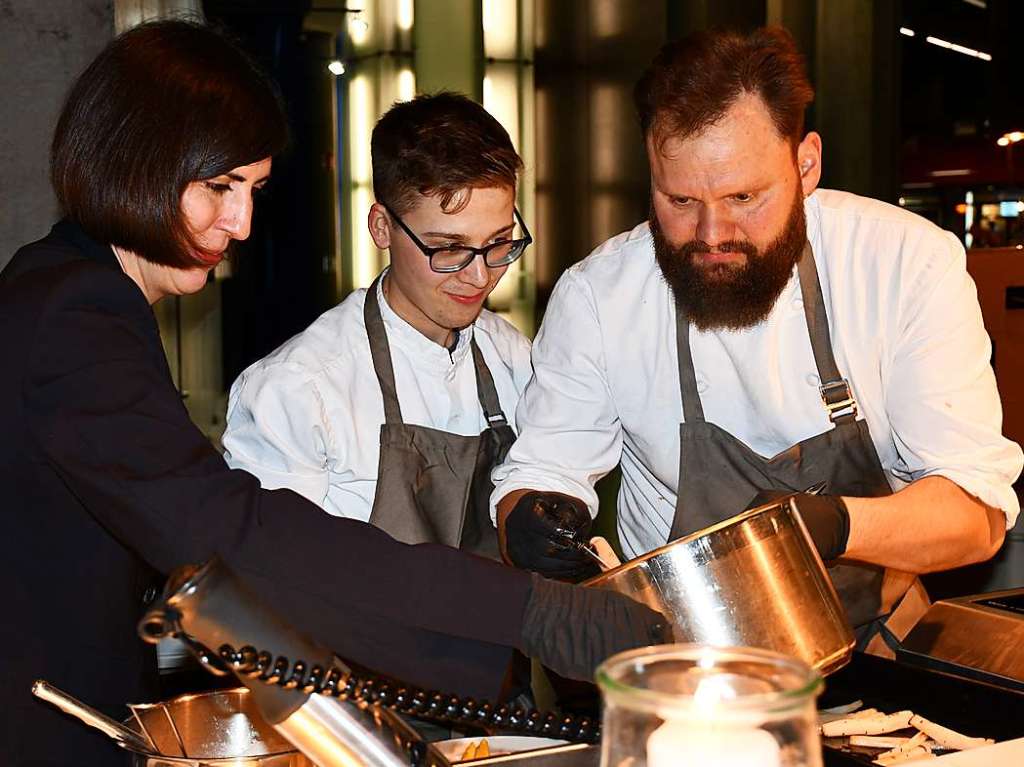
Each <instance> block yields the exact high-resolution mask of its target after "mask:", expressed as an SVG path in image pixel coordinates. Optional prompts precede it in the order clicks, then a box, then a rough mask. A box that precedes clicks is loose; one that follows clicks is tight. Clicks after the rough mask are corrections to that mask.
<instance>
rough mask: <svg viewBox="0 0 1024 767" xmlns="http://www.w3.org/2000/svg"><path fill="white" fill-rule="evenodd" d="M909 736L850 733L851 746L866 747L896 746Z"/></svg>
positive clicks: (903, 742)
mask: <svg viewBox="0 0 1024 767" xmlns="http://www.w3.org/2000/svg"><path fill="white" fill-rule="evenodd" d="M908 740H910V738H904V737H902V736H898V735H851V736H850V745H851V746H865V747H866V748H897V747H899V746H902V745H904V744H905V743H906V742H907V741H908Z"/></svg>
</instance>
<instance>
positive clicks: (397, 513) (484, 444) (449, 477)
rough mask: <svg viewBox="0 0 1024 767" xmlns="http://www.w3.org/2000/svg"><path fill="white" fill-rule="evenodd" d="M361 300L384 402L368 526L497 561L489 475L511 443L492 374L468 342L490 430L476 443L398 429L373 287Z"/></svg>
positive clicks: (511, 435)
mask: <svg viewBox="0 0 1024 767" xmlns="http://www.w3.org/2000/svg"><path fill="white" fill-rule="evenodd" d="M380 279H381V278H380V277H378V278H377V279H376V280H374V282H373V285H371V286H370V288H369V290H367V292H366V301H365V303H364V305H363V318H364V321H365V323H366V335H367V338H368V339H369V342H370V355H371V357H372V358H373V369H374V372H375V373H376V375H377V381H378V383H379V384H380V390H381V394H382V395H383V397H384V421H385V422H384V423H383V424H382V425H381V427H380V460H379V462H378V465H377V489H376V492H375V494H374V499H373V508H372V510H371V512H370V520H369V521H370V524H372V525H375V526H377V527H379V528H381V529H382V530H384V531H385V532H387V533H388V534H389V535H391V537H393V538H395V539H396V540H399V541H402V542H404V543H443V544H445V545H447V546H454V547H456V548H460V549H463V550H465V551H470V552H472V553H474V554H478V555H480V556H484V557H489V558H491V559H499V558H500V557H499V552H498V536H497V531H496V530H495V528H494V525H493V523H492V522H491V515H490V506H489V504H490V495H491V490H492V489H493V485H492V484H491V469H492V468H494V466H496V465H497V464H498V463H500V462H501V461H502V460H504V458H505V455H506V454H507V453H508V450H509V448H510V447H511V446H512V443H513V442H514V441H515V433H514V432H513V431H512V427H511V426H509V425H508V422H507V421H506V420H505V415H504V413H502V411H501V405H500V403H499V401H498V393H497V390H496V389H495V387H494V379H493V378H492V377H491V371H490V370H489V369H488V367H487V363H486V362H485V361H484V358H483V355H482V354H481V353H480V349H479V347H477V345H476V339H471V340H470V348H471V352H472V355H473V365H474V368H475V369H476V388H477V397H478V398H479V401H480V406H481V408H483V412H484V415H485V416H486V418H487V423H488V424H489V425H488V427H487V428H486V429H484V431H483V432H481V433H480V434H479V435H478V436H469V435H462V434H451V433H449V432H446V431H441V430H440V429H432V428H429V427H426V426H414V425H410V424H406V423H404V422H403V421H402V410H401V407H400V406H399V404H398V392H397V389H396V388H395V371H394V368H393V366H392V364H391V348H390V345H389V344H388V336H387V330H386V329H385V327H384V320H383V319H382V317H381V313H380V306H379V305H378V303H377V283H378V282H380Z"/></svg>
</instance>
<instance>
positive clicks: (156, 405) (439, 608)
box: [23, 263, 530, 695]
mask: <svg viewBox="0 0 1024 767" xmlns="http://www.w3.org/2000/svg"><path fill="white" fill-rule="evenodd" d="M47 292H48V294H49V296H50V299H49V300H48V302H47V308H46V310H45V311H44V312H43V313H42V314H41V315H40V317H39V326H38V327H37V328H35V329H34V332H35V333H36V336H37V337H36V339H35V341H34V343H32V344H31V345H30V348H32V349H34V356H33V358H32V359H31V360H30V361H29V365H28V371H29V380H27V381H26V386H25V387H24V389H23V391H25V393H26V394H25V396H26V410H27V411H28V412H29V413H30V414H31V420H30V423H31V431H32V434H31V438H32V439H33V440H35V441H36V443H37V444H38V447H39V450H40V452H41V454H42V455H44V456H45V460H46V461H47V462H48V463H49V464H50V465H51V466H52V469H53V470H54V472H56V473H57V474H58V475H59V476H60V478H61V479H62V481H63V482H64V483H65V484H66V486H67V487H68V488H69V489H70V490H71V492H72V493H74V495H75V496H76V497H77V498H78V499H79V500H80V501H81V503H82V506H83V507H84V508H85V509H87V510H88V512H89V513H90V514H92V515H93V516H94V517H95V518H96V519H97V520H98V521H99V522H100V524H102V525H103V526H104V527H105V528H106V529H107V530H108V531H109V533H110V534H111V535H113V536H114V537H116V538H117V539H118V540H119V541H120V542H121V543H122V544H123V545H124V546H127V547H129V548H131V549H132V550H134V551H135V552H136V553H137V554H138V555H139V556H140V557H141V558H143V559H144V560H146V561H147V562H149V563H150V564H151V565H153V566H154V567H155V568H157V569H158V570H160V571H162V572H164V573H167V572H168V571H170V570H171V569H172V568H174V567H177V566H179V565H182V564H185V563H197V562H202V561H204V560H206V559H208V558H209V557H211V556H213V555H214V554H219V555H220V556H222V557H223V558H224V559H225V560H227V561H228V562H229V563H230V564H231V565H232V566H233V567H235V568H236V569H237V570H239V571H240V572H242V573H243V574H244V575H246V577H248V578H249V579H250V580H251V581H252V583H253V584H254V585H256V586H257V587H258V588H259V589H260V590H262V591H263V593H264V595H265V596H266V597H267V598H268V599H269V600H271V602H272V603H273V604H274V605H275V606H276V607H278V608H279V609H280V610H281V612H282V613H284V615H285V617H286V618H288V619H289V620H291V621H293V622H295V623H296V624H298V626H299V627H300V628H301V629H303V630H305V631H307V632H308V633H310V634H312V635H313V636H314V637H315V638H316V639H318V640H319V641H321V642H323V643H325V644H329V645H331V646H332V647H333V648H334V649H335V650H336V651H337V652H339V653H341V654H342V655H346V656H347V657H350V658H351V659H352V660H355V661H357V662H359V663H362V664H364V665H367V666H369V667H371V668H376V669H378V670H382V671H385V672H387V673H390V674H393V675H395V676H399V677H404V678H407V679H409V680H410V681H412V682H414V683H417V684H422V685H432V686H440V687H447V688H449V689H450V688H461V689H462V690H464V691H466V692H471V693H473V694H484V695H493V694H495V692H496V689H494V688H492V684H491V682H490V681H485V680H490V679H491V678H492V674H493V668H492V667H493V666H494V665H495V662H496V661H497V660H498V659H500V658H507V653H508V650H509V648H510V647H517V646H519V644H520V633H521V632H520V629H521V621H522V616H523V612H524V608H525V604H526V600H527V599H528V596H529V588H530V586H529V577H528V576H527V575H526V574H525V573H522V572H520V571H517V570H513V569H511V568H507V567H504V566H502V565H500V564H497V563H494V562H490V561H487V560H484V559H480V558H476V557H471V556H468V555H465V554H463V553H461V552H458V551H457V550H455V549H451V548H448V547H445V546H439V545H430V544H424V545H418V546H409V545H405V544H402V543H398V542H396V541H395V540H393V539H392V538H390V537H389V536H387V535H386V534H385V533H383V532H381V531H380V530H378V529H376V528H374V527H372V526H370V525H368V524H366V523H363V522H358V521H355V520H346V519H339V518H336V517H331V516H329V515H327V514H325V513H324V512H323V511H322V510H321V509H319V508H318V507H316V506H315V505H313V504H311V503H309V502H307V501H306V500H305V499H303V498H301V497H300V496H298V495H296V494H295V493H292V492H291V491H288V490H274V491H267V490H262V489H261V488H260V486H259V483H258V481H257V480H256V478H254V477H253V476H251V475H249V474H247V473H246V472H244V471H240V470H231V469H229V468H228V467H227V466H226V464H225V463H224V461H223V459H222V458H221V456H220V455H219V454H218V453H217V452H216V451H215V450H214V449H213V448H212V447H211V446H210V444H209V442H208V441H207V439H206V438H205V436H204V435H203V434H202V433H201V432H200V431H199V430H198V429H197V428H196V427H195V426H194V425H193V424H192V422H191V421H190V419H189V417H188V414H187V411H186V410H185V408H184V406H183V405H182V402H181V399H180V397H179V395H178V392H177V391H176V390H175V388H174V386H173V384H172V381H171V379H170V375H169V373H168V371H167V367H166V361H165V360H164V357H163V351H162V348H161V346H160V342H159V338H158V335H157V331H156V325H155V321H154V319H153V315H152V312H151V310H150V308H149V306H148V305H146V303H145V301H144V299H143V298H142V296H141V293H140V292H139V291H138V289H137V288H136V287H135V285H134V283H131V282H130V281H129V280H127V278H125V277H124V276H123V275H121V274H119V273H117V272H115V271H113V270H111V269H107V268H100V267H96V266H94V265H91V264H88V263H83V264H82V265H81V266H80V267H79V266H75V267H72V268H68V269H65V270H63V271H62V273H61V275H60V281H59V283H58V284H56V285H51V286H50V287H49V290H48V291H47ZM271 649H272V648H271ZM474 662H476V663H477V664H478V665H479V669H478V671H479V673H475V672H474V670H473V665H474ZM498 665H499V666H503V665H504V664H503V663H499V664H498Z"/></svg>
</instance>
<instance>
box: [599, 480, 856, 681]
mask: <svg viewBox="0 0 1024 767" xmlns="http://www.w3.org/2000/svg"><path fill="white" fill-rule="evenodd" d="M585 585H588V586H595V587H598V588H607V589H611V590H613V591H618V592H621V593H623V594H626V595H628V596H630V597H632V598H633V599H636V600H637V601H639V602H643V603H645V604H647V605H649V606H650V607H652V608H654V609H655V610H659V611H660V612H662V613H663V614H664V615H665V616H666V617H668V618H669V619H670V620H671V621H672V623H673V627H674V630H675V636H676V641H678V642H694V643H700V644H709V645H717V646H745V647H760V648H764V649H767V650H775V651H776V652H780V653H784V654H786V655H791V656H794V657H796V658H799V659H800V660H802V661H804V662H805V663H807V664H809V665H810V666H813V667H814V668H816V669H817V670H818V671H820V672H821V673H822V674H828V673H831V672H833V671H836V670H837V669H839V668H841V667H842V666H844V665H845V664H846V663H847V662H848V661H849V660H850V657H851V654H852V652H853V645H854V638H853V631H852V630H851V628H850V625H849V623H848V622H847V620H846V613H845V612H844V611H843V607H842V605H841V604H840V603H839V597H838V595H837V594H836V590H835V588H834V587H833V586H832V581H831V580H830V579H829V577H828V574H827V572H826V570H825V566H824V565H823V564H822V561H821V558H820V557H819V556H818V553H817V551H816V550H815V548H814V544H813V543H812V542H811V540H810V537H809V536H808V534H807V531H806V529H805V528H804V524H803V522H802V521H801V519H800V515H799V514H798V512H797V511H796V509H795V507H794V506H793V502H792V500H790V499H787V500H785V501H783V502H781V503H775V504H771V505H769V506H762V507H760V508H757V509H753V510H751V511H747V512H744V513H743V514H740V515H738V516H736V517H732V518H731V519H727V520H725V521H724V522H721V523H719V524H717V525H713V526H712V527H707V528H705V529H703V530H699V531H698V532H696V533H693V534H692V535H689V536H687V537H685V538H680V539H679V540H676V541H673V542H672V543H669V544H668V545H666V546H662V547H661V548H660V549H655V550H654V551H651V552H649V553H647V554H645V555H643V556H642V557H638V558H637V559H633V560H631V561H629V562H626V563H625V564H622V565H620V566H619V567H616V568H615V569H614V570H609V571H608V572H605V573H602V574H601V575H598V576H597V577H595V578H591V579H590V580H588V581H586V583H585Z"/></svg>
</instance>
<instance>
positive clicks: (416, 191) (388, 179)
mask: <svg viewBox="0 0 1024 767" xmlns="http://www.w3.org/2000/svg"><path fill="white" fill-rule="evenodd" d="M370 156H371V159H372V162H373V194H374V196H375V197H376V198H377V200H378V201H379V202H382V203H384V204H385V205H387V206H388V207H389V208H391V209H392V210H393V211H395V212H396V213H399V214H401V213H404V212H405V211H406V210H408V209H409V208H410V207H411V206H412V204H413V202H414V200H415V198H416V195H423V196H425V197H433V196H435V195H436V196H438V197H440V202H441V208H442V210H444V211H446V212H448V213H455V212H458V211H459V210H461V209H462V208H463V207H465V205H466V202H467V201H468V199H467V198H465V197H462V196H461V195H460V194H459V193H460V192H463V191H465V190H467V189H480V188H483V187H507V188H509V189H513V190H514V189H515V188H516V178H517V176H518V174H519V171H520V170H522V167H523V161H522V160H521V159H520V158H519V155H518V154H517V153H516V150H515V147H513V146H512V140H511V139H510V138H509V137H508V132H507V131H506V130H505V129H504V128H503V127H502V126H501V123H499V122H498V121H497V120H496V119H494V117H492V116H491V115H490V114H489V113H488V112H487V110H485V109H484V108H483V107H482V106H480V105H479V104H477V103H476V102H475V101H471V100H470V99H468V98H466V97H465V96H463V95H461V94H458V93H449V92H447V91H443V92H441V93H435V94H433V95H423V96H417V97H416V98H414V99H413V100H412V101H406V102H404V103H400V104H395V105H394V106H393V107H391V109H389V110H388V111H387V113H385V115H384V116H383V117H381V118H380V120H379V121H378V122H377V125H376V126H375V127H374V129H373V136H372V137H371V139H370ZM453 202H454V203H455V205H454V206H453V205H452V203H453Z"/></svg>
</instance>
